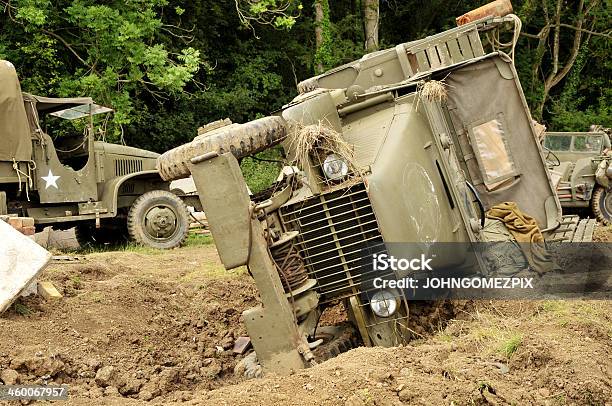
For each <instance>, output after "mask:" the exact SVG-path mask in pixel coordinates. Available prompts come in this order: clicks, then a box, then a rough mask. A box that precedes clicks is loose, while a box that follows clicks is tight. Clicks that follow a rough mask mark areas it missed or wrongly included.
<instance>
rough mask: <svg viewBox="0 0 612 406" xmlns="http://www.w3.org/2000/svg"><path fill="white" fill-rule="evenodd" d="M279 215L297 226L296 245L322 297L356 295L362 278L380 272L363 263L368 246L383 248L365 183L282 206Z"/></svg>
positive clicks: (291, 227) (288, 225) (324, 299)
mask: <svg viewBox="0 0 612 406" xmlns="http://www.w3.org/2000/svg"><path fill="white" fill-rule="evenodd" d="M280 218H281V221H282V222H283V224H284V226H285V227H286V229H288V230H297V231H299V237H298V239H297V241H296V245H297V247H298V249H299V250H300V254H301V255H302V258H303V259H304V263H305V265H306V268H307V269H308V272H309V275H310V277H311V278H313V279H315V280H316V281H317V285H316V287H315V289H317V291H318V292H319V293H320V294H321V295H322V298H321V300H322V302H328V301H332V300H336V299H338V298H341V297H342V298H344V297H347V296H352V295H357V294H359V293H360V292H361V286H360V283H361V282H362V281H364V280H370V278H371V277H374V276H375V272H377V271H373V270H371V268H369V267H368V268H367V269H364V265H366V264H365V263H360V262H361V261H364V255H366V254H365V251H364V249H366V248H367V249H372V248H373V249H374V250H375V251H373V252H381V251H384V242H383V239H382V236H381V234H380V231H379V228H378V223H377V221H376V217H375V215H374V211H373V210H372V206H371V204H370V200H369V197H368V194H367V191H366V187H365V184H363V183H357V184H353V185H351V186H350V187H349V188H345V189H336V190H334V191H331V192H327V193H324V194H322V195H317V196H312V197H310V198H309V199H307V200H305V201H302V202H298V203H295V204H293V205H290V206H286V207H283V208H281V210H280ZM366 260H367V259H366Z"/></svg>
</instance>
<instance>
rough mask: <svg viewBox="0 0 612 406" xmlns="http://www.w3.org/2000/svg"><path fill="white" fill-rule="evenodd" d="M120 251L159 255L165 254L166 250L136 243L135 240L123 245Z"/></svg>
mask: <svg viewBox="0 0 612 406" xmlns="http://www.w3.org/2000/svg"><path fill="white" fill-rule="evenodd" d="M119 251H125V252H135V253H137V254H146V255H159V254H163V252H164V251H165V250H160V249H157V248H151V247H146V246H144V245H140V244H136V243H134V242H129V243H127V244H125V245H123V246H122V247H121V248H120V249H119Z"/></svg>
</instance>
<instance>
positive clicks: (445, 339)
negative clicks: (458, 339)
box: [436, 333, 454, 343]
mask: <svg viewBox="0 0 612 406" xmlns="http://www.w3.org/2000/svg"><path fill="white" fill-rule="evenodd" d="M436 337H438V339H439V340H440V341H443V342H445V343H450V342H452V341H453V338H454V337H453V335H452V334H449V333H438V334H436Z"/></svg>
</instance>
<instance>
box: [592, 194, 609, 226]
mask: <svg viewBox="0 0 612 406" xmlns="http://www.w3.org/2000/svg"><path fill="white" fill-rule="evenodd" d="M591 209H592V210H593V214H594V215H595V218H596V219H597V220H598V221H601V222H602V223H603V224H604V225H606V226H609V225H612V192H611V191H609V190H607V189H606V188H604V187H602V186H597V187H596V188H595V192H593V197H592V198H591Z"/></svg>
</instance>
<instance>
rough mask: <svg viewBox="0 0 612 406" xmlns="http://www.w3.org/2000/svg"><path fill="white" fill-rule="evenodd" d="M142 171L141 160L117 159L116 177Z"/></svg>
mask: <svg viewBox="0 0 612 406" xmlns="http://www.w3.org/2000/svg"><path fill="white" fill-rule="evenodd" d="M140 171H142V161H141V160H140V159H115V176H123V175H127V174H129V173H134V172H140Z"/></svg>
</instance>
